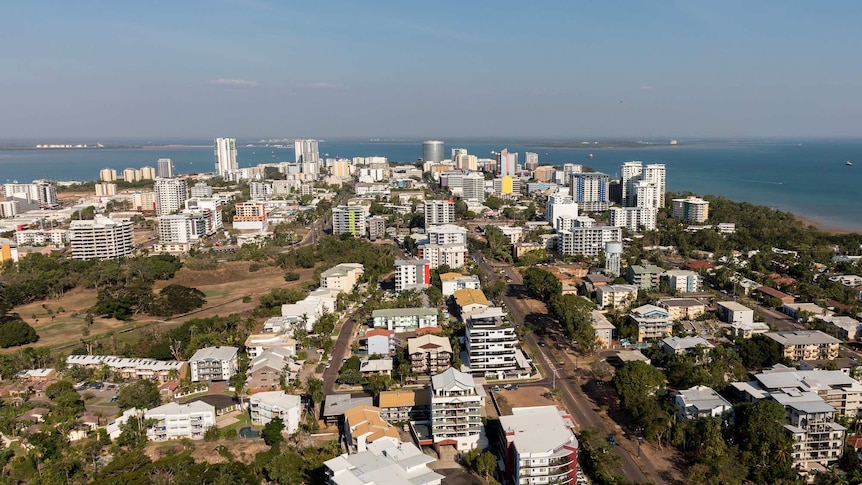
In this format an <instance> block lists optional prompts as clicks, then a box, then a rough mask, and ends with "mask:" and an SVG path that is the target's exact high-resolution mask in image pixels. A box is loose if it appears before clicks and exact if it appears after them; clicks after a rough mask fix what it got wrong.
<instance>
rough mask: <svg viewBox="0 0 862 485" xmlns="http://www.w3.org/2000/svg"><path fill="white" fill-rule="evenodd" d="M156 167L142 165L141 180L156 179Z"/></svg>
mask: <svg viewBox="0 0 862 485" xmlns="http://www.w3.org/2000/svg"><path fill="white" fill-rule="evenodd" d="M155 178H156V169H155V168H153V167H141V180H154V179H155Z"/></svg>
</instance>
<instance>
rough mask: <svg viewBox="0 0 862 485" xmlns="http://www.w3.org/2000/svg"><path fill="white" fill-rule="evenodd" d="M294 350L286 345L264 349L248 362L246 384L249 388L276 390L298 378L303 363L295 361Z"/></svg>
mask: <svg viewBox="0 0 862 485" xmlns="http://www.w3.org/2000/svg"><path fill="white" fill-rule="evenodd" d="M293 354H294V352H293V351H292V350H288V349H285V348H284V347H272V348H269V349H266V350H264V351H263V352H261V353H260V354H259V355H257V356H256V357H255V358H253V359H251V361H249V363H248V370H246V386H248V388H249V389H253V390H259V389H269V390H275V389H278V388H280V387H281V385H282V384H287V383H290V382H293V381H295V380H296V377H297V375H298V373H299V370H300V369H301V368H302V365H300V364H298V363H296V362H294V360H293Z"/></svg>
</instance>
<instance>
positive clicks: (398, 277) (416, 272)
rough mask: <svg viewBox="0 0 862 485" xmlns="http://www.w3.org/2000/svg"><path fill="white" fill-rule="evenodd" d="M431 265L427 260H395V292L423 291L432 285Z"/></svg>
mask: <svg viewBox="0 0 862 485" xmlns="http://www.w3.org/2000/svg"><path fill="white" fill-rule="evenodd" d="M430 265H431V263H430V262H429V261H428V260H427V259H409V260H406V259H396V260H395V291H396V292H397V293H401V292H402V291H410V290H423V289H425V288H428V287H429V286H430V285H431V266H430Z"/></svg>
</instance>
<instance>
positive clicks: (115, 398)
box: [111, 395, 120, 402]
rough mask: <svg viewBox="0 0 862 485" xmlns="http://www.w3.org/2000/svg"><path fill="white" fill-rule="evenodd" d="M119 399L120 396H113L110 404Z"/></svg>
mask: <svg viewBox="0 0 862 485" xmlns="http://www.w3.org/2000/svg"><path fill="white" fill-rule="evenodd" d="M119 398H120V396H117V395H114V397H112V398H111V402H117V399H119Z"/></svg>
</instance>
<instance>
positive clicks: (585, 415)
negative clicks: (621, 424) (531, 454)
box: [473, 251, 665, 483]
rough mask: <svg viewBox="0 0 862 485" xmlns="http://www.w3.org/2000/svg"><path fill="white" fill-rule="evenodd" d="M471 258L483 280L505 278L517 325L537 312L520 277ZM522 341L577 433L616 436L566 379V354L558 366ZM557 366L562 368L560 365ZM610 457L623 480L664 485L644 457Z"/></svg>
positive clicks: (531, 337)
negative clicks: (591, 430)
mask: <svg viewBox="0 0 862 485" xmlns="http://www.w3.org/2000/svg"><path fill="white" fill-rule="evenodd" d="M473 258H474V259H475V261H476V263H477V264H478V265H479V269H480V270H481V271H482V272H483V273H484V274H485V275H486V276H487V277H489V278H493V279H500V278H501V276H502V277H503V278H505V277H508V281H507V282H508V284H509V287H508V288H507V289H509V290H510V291H507V292H506V293H504V295H503V296H502V298H501V299H502V301H503V302H504V303H505V304H506V307H507V309H508V311H509V314H510V315H511V316H512V318H513V320H514V321H515V322H517V323H518V324H521V323H523V322H525V321H526V320H527V316H528V315H530V314H532V313H536V310H537V308H533V307H534V305H533V303H532V300H528V299H526V298H523V297H522V296H520V295H522V294H523V280H522V278H521V274H520V273H519V272H518V271H517V270H516V269H515V268H513V267H511V266H493V265H491V264H490V263H488V262H487V260H486V259H485V257H484V255H483V254H482V253H481V252H479V251H475V252H474V253H473ZM500 270H502V273H503V274H502V275H500V274H499V271H500ZM516 293H517V294H516ZM535 317H536V315H534V316H533V319H535ZM525 341H526V343H527V344H528V345H529V347H530V348H532V349H535V350H537V351H538V354H536V358H535V359H534V361H533V362H534V363H535V364H536V365H537V366H538V367H540V368H541V370H542V372H543V373H544V375H545V376H546V377H545V380H544V382H545V383H548V384H550V383H554V382H555V383H556V385H557V387H558V388H561V392H560V397H561V399H562V401H563V403H564V404H565V406H566V408H567V410H568V411H569V413H570V414H571V416H572V418H573V419H574V420H575V422H576V423H577V424H578V426H580V428H581V429H584V428H595V429H597V430H599V431H600V432H601V433H603V435H604V436H607V435H610V434H616V433H617V432H618V426H617V425H616V424H614V423H613V422H611V421H610V420H606V419H605V418H603V417H602V415H600V414H599V413H598V412H597V411H596V408H595V406H596V405H595V404H594V403H593V402H592V401H591V400H590V398H589V397H587V395H586V394H584V392H583V390H582V389H581V388H580V385H579V382H578V381H573V380H571V379H570V378H569V376H568V374H569V372H568V371H567V369H573V368H574V367H575V365H574V363H573V362H572V361H571V358H570V357H569V356H568V354H566V357H565V359H566V360H565V361H562V362H561V361H559V360H556V359H554V358H553V356H550V355H549V353H548V349H547V347H542V346H539V345H538V339H537V338H536V335H535V334H534V333H532V332H530V333H527V334H526V336H525ZM561 363H562V365H560V364H561ZM561 371H562V372H561ZM555 372H556V373H557V376H556V378H554V377H553V375H554V373H555ZM613 453H615V454H616V455H617V456H618V457H619V459H620V469H619V470H618V471H619V473H620V474H621V475H622V476H623V478H625V479H626V480H629V481H631V482H636V483H665V482H664V480H663V479H662V477H661V474H660V472H659V471H658V470H657V469H656V467H655V466H654V464H653V463H652V462H650V461H649V459H648V457H646V456H645V455H641V457H640V458H638V459H636V458H634V457H632V455H631V454H630V453H629V452H628V451H627V450H626V449H625V448H624V447H622V446H614V447H613ZM639 463H640V465H639ZM642 468H643V469H642ZM644 470H646V472H647V473H648V474H649V475H650V476H649V477H647V475H646V474H645V473H644ZM614 471H616V470H614Z"/></svg>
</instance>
